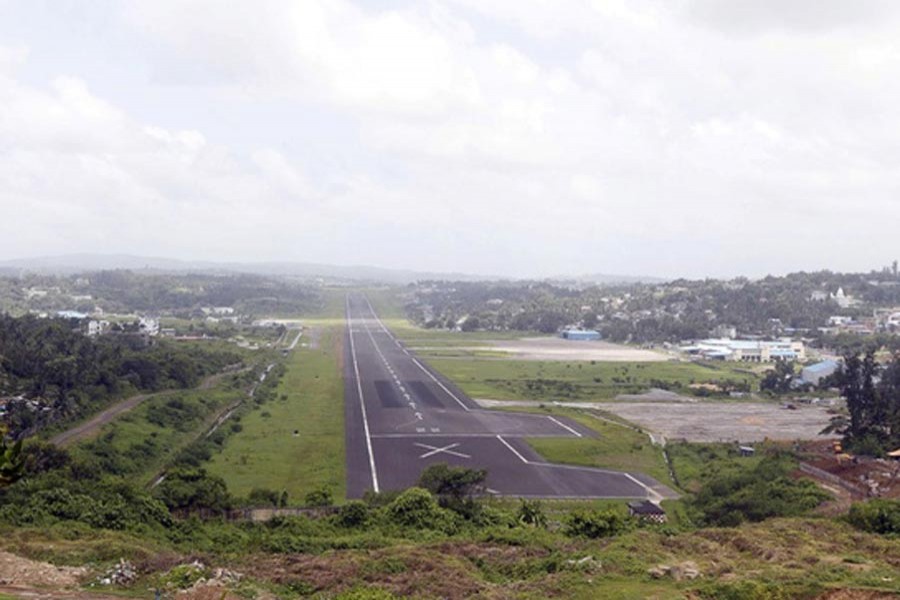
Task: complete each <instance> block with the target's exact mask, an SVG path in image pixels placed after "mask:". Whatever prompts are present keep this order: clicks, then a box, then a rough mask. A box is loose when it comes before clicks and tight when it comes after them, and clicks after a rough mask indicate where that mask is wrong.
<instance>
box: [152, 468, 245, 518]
mask: <svg viewBox="0 0 900 600" xmlns="http://www.w3.org/2000/svg"><path fill="white" fill-rule="evenodd" d="M155 495H156V497H158V498H159V499H160V500H162V501H163V502H164V503H165V505H166V506H168V507H169V508H170V509H182V510H197V509H209V510H214V511H224V510H227V509H229V508H231V505H232V498H231V495H230V494H229V493H228V488H227V487H226V486H225V481H223V480H222V478H221V477H215V476H213V475H210V474H208V473H207V472H206V470H205V469H173V470H172V471H170V472H169V473H168V474H167V475H166V478H165V479H164V480H163V482H162V483H160V484H159V486H157V488H156V491H155Z"/></svg>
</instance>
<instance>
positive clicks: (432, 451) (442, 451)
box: [413, 442, 472, 458]
mask: <svg viewBox="0 0 900 600" xmlns="http://www.w3.org/2000/svg"><path fill="white" fill-rule="evenodd" d="M413 446H418V447H419V448H425V449H427V450H429V452H426V453H425V454H423V455H421V456H420V457H419V458H428V457H429V456H434V455H435V454H450V455H453V456H458V457H460V458H472V457H471V456H469V455H468V454H463V453H462V452H456V451H454V450H453V448H457V447H458V446H459V442H457V443H455V444H448V445H447V446H443V447H441V448H438V447H437V446H432V445H430V444H420V443H419V442H416V443H414V444H413Z"/></svg>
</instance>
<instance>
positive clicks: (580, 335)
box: [560, 329, 602, 342]
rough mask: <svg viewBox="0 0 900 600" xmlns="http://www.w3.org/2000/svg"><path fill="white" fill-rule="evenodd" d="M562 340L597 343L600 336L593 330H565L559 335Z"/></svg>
mask: <svg viewBox="0 0 900 600" xmlns="http://www.w3.org/2000/svg"><path fill="white" fill-rule="evenodd" d="M560 337H562V338H563V339H564V340H573V341H576V340H577V341H582V342H584V341H597V340H599V339H600V338H601V337H602V336H601V335H600V332H599V331H594V330H593V329H566V330H564V331H563V332H562V333H561V334H560Z"/></svg>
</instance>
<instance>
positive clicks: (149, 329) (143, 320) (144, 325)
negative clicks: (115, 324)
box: [138, 317, 159, 337]
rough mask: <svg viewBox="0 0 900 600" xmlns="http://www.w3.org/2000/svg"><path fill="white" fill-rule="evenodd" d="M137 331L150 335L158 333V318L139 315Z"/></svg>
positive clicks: (153, 335)
mask: <svg viewBox="0 0 900 600" xmlns="http://www.w3.org/2000/svg"><path fill="white" fill-rule="evenodd" d="M138 331H140V332H141V333H144V334H147V335H149V336H151V337H155V336H157V335H159V319H154V318H153V317H140V318H139V319H138Z"/></svg>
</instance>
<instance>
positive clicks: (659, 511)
mask: <svg viewBox="0 0 900 600" xmlns="http://www.w3.org/2000/svg"><path fill="white" fill-rule="evenodd" d="M628 514H629V515H630V516H632V517H635V518H637V519H640V520H641V521H649V522H651V523H665V522H666V521H668V520H669V518H668V517H667V516H666V511H665V510H663V508H662V507H661V506H660V505H659V504H654V503H653V502H650V501H649V500H641V501H639V502H629V503H628Z"/></svg>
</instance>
